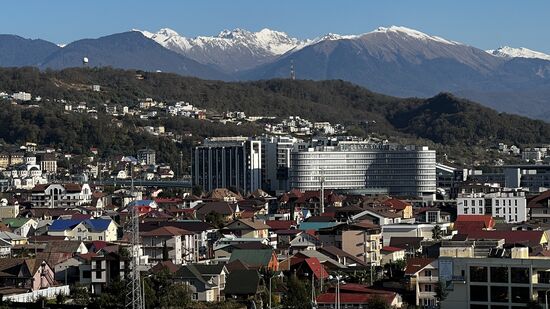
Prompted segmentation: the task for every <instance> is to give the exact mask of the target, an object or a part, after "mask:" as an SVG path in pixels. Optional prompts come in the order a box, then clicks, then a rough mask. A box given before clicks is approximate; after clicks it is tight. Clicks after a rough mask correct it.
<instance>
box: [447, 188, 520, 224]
mask: <svg viewBox="0 0 550 309" xmlns="http://www.w3.org/2000/svg"><path fill="white" fill-rule="evenodd" d="M457 214H458V215H491V216H493V217H494V218H502V219H503V220H504V221H505V222H507V223H516V222H524V221H527V200H526V199H525V193H524V192H521V191H511V192H495V193H461V194H459V195H458V198H457Z"/></svg>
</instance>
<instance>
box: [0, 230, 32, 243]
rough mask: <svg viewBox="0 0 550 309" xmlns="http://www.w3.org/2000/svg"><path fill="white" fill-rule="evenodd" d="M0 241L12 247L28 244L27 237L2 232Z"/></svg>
mask: <svg viewBox="0 0 550 309" xmlns="http://www.w3.org/2000/svg"><path fill="white" fill-rule="evenodd" d="M0 239H1V240H3V241H5V242H6V243H9V244H11V245H12V246H16V245H24V244H26V243H27V237H24V236H21V235H17V234H14V233H12V232H0Z"/></svg>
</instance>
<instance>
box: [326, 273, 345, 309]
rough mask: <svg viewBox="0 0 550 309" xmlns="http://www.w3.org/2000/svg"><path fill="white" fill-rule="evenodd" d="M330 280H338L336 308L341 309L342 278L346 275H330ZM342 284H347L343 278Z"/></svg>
mask: <svg viewBox="0 0 550 309" xmlns="http://www.w3.org/2000/svg"><path fill="white" fill-rule="evenodd" d="M328 278H329V279H330V280H333V279H334V280H336V301H335V303H336V309H340V280H342V279H343V278H344V277H343V276H342V275H334V276H333V275H330V276H329V277H328ZM342 284H346V282H345V281H343V280H342Z"/></svg>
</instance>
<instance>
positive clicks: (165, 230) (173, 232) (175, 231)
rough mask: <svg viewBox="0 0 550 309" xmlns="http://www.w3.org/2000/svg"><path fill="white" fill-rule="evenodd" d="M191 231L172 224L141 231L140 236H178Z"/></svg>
mask: <svg viewBox="0 0 550 309" xmlns="http://www.w3.org/2000/svg"><path fill="white" fill-rule="evenodd" d="M190 234H193V233H192V232H189V231H186V230H184V229H180V228H177V227H173V226H162V227H159V228H157V229H154V230H152V231H149V232H143V233H141V236H146V237H154V236H178V235H190Z"/></svg>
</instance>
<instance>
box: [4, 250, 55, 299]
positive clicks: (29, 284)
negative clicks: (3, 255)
mask: <svg viewBox="0 0 550 309" xmlns="http://www.w3.org/2000/svg"><path fill="white" fill-rule="evenodd" d="M55 285H57V283H56V281H55V280H54V272H53V270H52V268H51V267H50V265H48V263H47V262H46V261H43V260H37V259H21V258H10V259H0V287H13V288H22V289H28V290H29V291H36V290H40V289H45V288H49V287H52V286H55Z"/></svg>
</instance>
